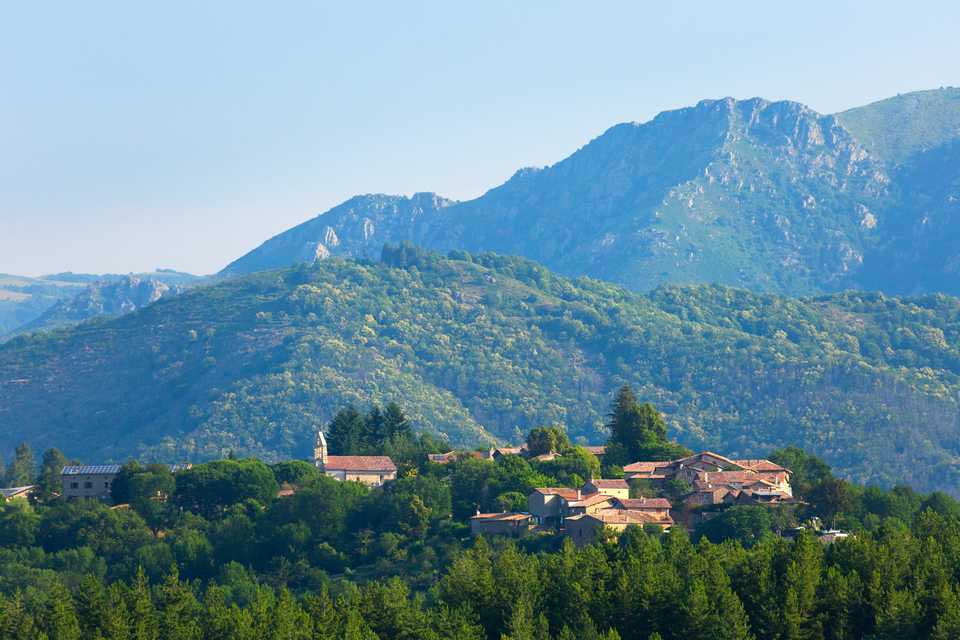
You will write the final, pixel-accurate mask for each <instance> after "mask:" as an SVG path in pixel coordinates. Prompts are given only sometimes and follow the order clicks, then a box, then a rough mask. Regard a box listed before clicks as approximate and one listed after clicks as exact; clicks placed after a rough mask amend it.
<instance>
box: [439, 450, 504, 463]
mask: <svg viewBox="0 0 960 640" xmlns="http://www.w3.org/2000/svg"><path fill="white" fill-rule="evenodd" d="M494 451H495V449H485V450H483V451H456V450H454V451H448V452H446V453H428V454H427V460H429V461H430V462H433V463H436V464H450V463H451V462H453V461H454V460H459V459H460V458H476V459H478V460H492V459H493V453H494Z"/></svg>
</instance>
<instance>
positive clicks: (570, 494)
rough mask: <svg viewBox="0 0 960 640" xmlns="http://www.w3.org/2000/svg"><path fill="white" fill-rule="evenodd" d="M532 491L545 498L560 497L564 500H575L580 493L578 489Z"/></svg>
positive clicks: (541, 488)
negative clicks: (550, 496)
mask: <svg viewBox="0 0 960 640" xmlns="http://www.w3.org/2000/svg"><path fill="white" fill-rule="evenodd" d="M533 491H534V493H542V494H543V495H546V496H549V495H555V496H560V497H561V498H563V499H564V500H576V499H577V498H578V495H579V494H580V493H581V492H580V491H579V490H578V489H568V488H567V487H537V488H536V489H534V490H533Z"/></svg>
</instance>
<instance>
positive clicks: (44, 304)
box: [0, 269, 203, 339]
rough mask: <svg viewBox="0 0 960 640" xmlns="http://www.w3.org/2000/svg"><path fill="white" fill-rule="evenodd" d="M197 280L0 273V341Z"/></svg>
mask: <svg viewBox="0 0 960 640" xmlns="http://www.w3.org/2000/svg"><path fill="white" fill-rule="evenodd" d="M202 281H203V278H201V277H199V276H194V275H191V274H189V273H181V272H179V271H173V270H170V269H160V270H157V271H154V272H151V273H144V274H128V275H120V274H100V275H96V274H88V273H56V274H51V275H47V276H41V277H39V278H29V277H26V276H14V275H2V274H0V339H3V338H5V337H9V336H11V335H15V334H18V333H25V332H30V331H40V330H44V329H52V328H55V327H64V326H69V325H73V324H77V323H79V322H83V321H85V320H89V319H90V318H94V317H97V316H102V315H120V314H123V313H129V312H130V311H133V310H135V309H137V308H139V307H141V306H143V305H144V304H149V303H150V302H153V301H155V300H157V299H159V298H160V297H162V296H165V295H171V294H174V293H177V292H179V291H180V290H181V289H182V287H184V286H191V285H195V284H197V283H199V282H202Z"/></svg>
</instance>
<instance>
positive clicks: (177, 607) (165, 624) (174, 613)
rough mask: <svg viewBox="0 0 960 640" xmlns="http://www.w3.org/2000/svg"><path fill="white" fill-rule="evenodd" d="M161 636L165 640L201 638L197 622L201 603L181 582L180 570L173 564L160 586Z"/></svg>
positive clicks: (194, 639) (197, 639) (195, 639)
mask: <svg viewBox="0 0 960 640" xmlns="http://www.w3.org/2000/svg"><path fill="white" fill-rule="evenodd" d="M159 596H160V597H159V600H160V608H161V612H160V636H161V637H162V638H163V639H164V640H199V638H200V636H201V629H200V624H199V623H198V622H197V615H198V614H199V609H200V605H199V603H198V602H197V599H196V597H195V596H194V595H193V592H192V591H191V590H190V589H189V587H187V586H186V585H184V584H183V583H181V582H180V572H179V570H178V569H177V565H173V567H171V569H170V573H169V574H168V575H167V577H166V579H165V580H164V582H163V585H161V586H160V593H159Z"/></svg>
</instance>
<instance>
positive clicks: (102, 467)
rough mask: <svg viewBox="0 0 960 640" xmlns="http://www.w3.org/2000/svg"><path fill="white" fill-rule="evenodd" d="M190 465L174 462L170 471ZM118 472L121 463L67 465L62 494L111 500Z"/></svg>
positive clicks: (62, 478)
mask: <svg viewBox="0 0 960 640" xmlns="http://www.w3.org/2000/svg"><path fill="white" fill-rule="evenodd" d="M190 467H191V465H189V464H172V465H170V473H177V472H178V471H183V470H184V469H189V468H190ZM118 473H120V465H119V464H90V465H67V466H66V467H64V468H63V470H62V471H61V472H60V483H61V486H62V487H63V490H62V492H61V495H62V496H63V497H64V498H67V499H68V500H69V499H74V498H93V499H95V500H106V501H109V500H111V499H112V498H111V495H110V489H111V487H112V486H113V481H114V479H116V477H117V474H118Z"/></svg>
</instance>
